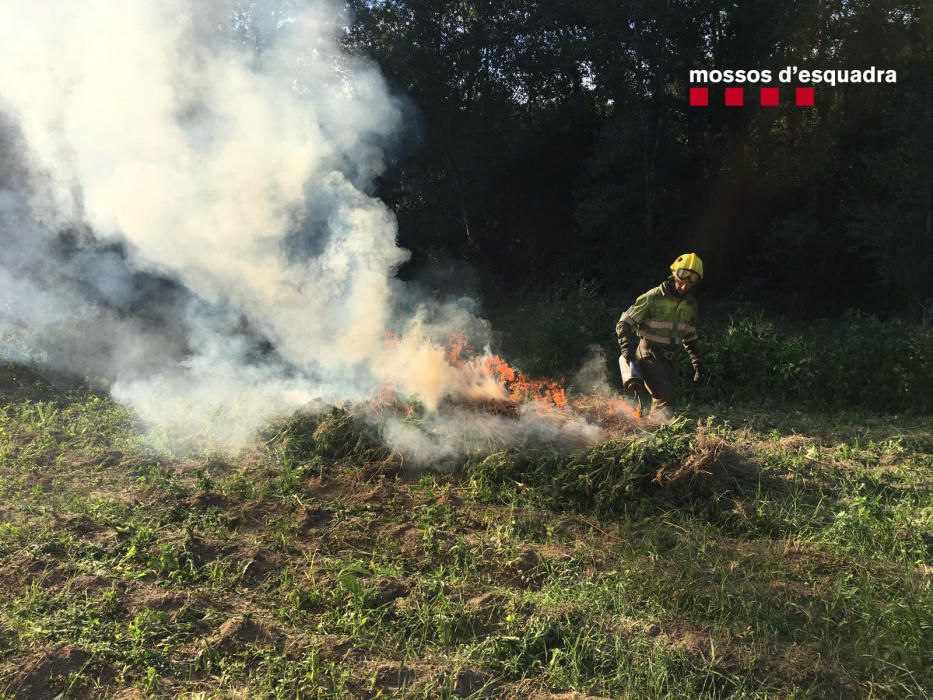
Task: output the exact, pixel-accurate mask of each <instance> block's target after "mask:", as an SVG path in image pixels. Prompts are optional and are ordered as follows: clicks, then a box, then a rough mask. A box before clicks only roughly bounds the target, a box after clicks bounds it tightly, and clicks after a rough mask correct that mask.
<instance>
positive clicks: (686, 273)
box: [674, 267, 700, 284]
mask: <svg viewBox="0 0 933 700" xmlns="http://www.w3.org/2000/svg"><path fill="white" fill-rule="evenodd" d="M674 277H676V278H677V279H679V280H680V281H681V282H686V283H687V284H697V283H698V282H699V281H700V273H699V272H697V271H696V270H688V269H687V268H686V267H682V268H680V269H679V270H675V271H674Z"/></svg>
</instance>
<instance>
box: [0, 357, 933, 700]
mask: <svg viewBox="0 0 933 700" xmlns="http://www.w3.org/2000/svg"><path fill="white" fill-rule="evenodd" d="M8 371H12V370H8ZM28 393H29V392H24V391H21V390H19V389H18V390H17V393H16V394H15V395H13V394H8V395H7V400H6V403H5V405H4V406H3V408H2V409H0V592H2V595H0V697H30V696H41V694H42V692H45V690H48V693H49V694H51V695H54V694H57V693H63V694H64V695H63V696H64V697H86V696H99V697H109V696H112V695H113V694H115V693H116V692H118V691H122V690H128V689H136V690H137V691H139V692H140V693H142V694H143V695H145V696H149V695H155V696H168V697H174V696H179V695H184V694H186V693H191V694H196V693H205V696H206V697H233V696H243V695H247V696H249V697H282V698H294V697H321V698H336V697H410V698H421V697H423V698H437V697H450V698H453V697H528V696H533V695H534V694H535V693H540V692H543V691H549V692H554V693H558V692H565V691H577V692H579V693H588V694H590V695H597V696H603V697H631V698H642V697H671V698H674V697H734V698H742V697H840V696H842V697H891V698H905V697H927V696H928V695H929V694H930V692H931V688H933V673H931V670H930V664H929V655H930V649H931V648H933V595H931V588H930V583H931V574H933V569H931V566H933V561H931V549H933V493H931V475H933V450H931V447H933V437H931V435H930V433H929V424H928V421H927V422H924V421H923V420H922V419H921V418H896V417H892V416H882V415H878V414H863V413H850V414H847V415H840V414H835V415H829V414H824V413H819V412H813V411H810V412H797V413H794V412H776V411H768V410H764V409H761V408H756V409H751V408H741V407H738V406H736V405H733V404H716V405H712V406H702V407H701V406H693V407H692V408H689V409H688V414H689V415H690V416H691V417H690V419H689V420H683V421H680V422H677V423H675V424H673V425H671V426H668V427H665V428H663V429H660V430H658V431H656V432H653V433H651V434H648V435H645V436H641V437H638V438H636V437H634V436H620V437H618V438H617V439H615V440H613V441H610V442H607V443H604V444H601V445H597V446H594V447H592V448H589V449H586V450H581V451H578V452H573V453H559V452H555V451H553V450H549V449H546V448H541V449H538V450H534V451H530V450H524V451H505V452H498V453H494V454H491V455H486V456H482V457H473V458H471V459H470V460H469V461H465V462H464V464H462V465H461V466H460V469H459V471H457V472H456V473H454V474H450V473H437V474H434V473H431V472H426V473H421V472H415V471H399V470H398V469H395V470H394V471H393V470H391V469H386V468H385V464H386V460H387V458H388V456H389V455H388V452H387V451H386V450H385V448H383V447H382V446H381V445H380V444H379V442H378V439H377V437H376V436H374V435H373V434H372V432H371V431H370V429H369V428H366V427H365V426H363V425H362V424H361V423H360V422H358V421H356V420H354V417H353V416H352V414H350V413H348V412H347V411H344V410H338V409H335V410H333V411H331V412H330V413H325V414H323V415H321V416H301V415H298V416H294V417H293V418H291V419H290V420H288V421H285V422H283V423H282V424H280V425H276V426H272V427H270V429H269V431H267V433H266V434H265V435H263V436H262V439H261V440H259V441H257V443H256V445H255V446H253V447H252V448H250V449H248V450H244V451H243V452H242V453H238V454H205V455H200V456H197V455H196V456H192V457H186V458H175V457H172V456H171V455H169V454H166V453H162V452H159V451H156V450H153V449H152V448H151V447H149V446H148V445H147V443H146V441H145V440H144V438H143V436H142V435H140V433H139V432H138V429H137V426H136V424H135V421H134V419H133V416H132V415H131V414H130V413H129V412H128V411H126V410H125V409H124V408H122V407H120V406H117V405H115V404H113V403H112V402H110V401H109V400H108V399H106V398H104V397H101V396H99V395H96V394H94V393H93V392H90V391H88V390H84V389H80V388H68V389H57V388H55V387H51V388H50V387H48V386H44V387H42V393H36V394H34V395H24V394H28ZM37 397H38V398H37ZM710 414H715V415H717V416H720V417H719V418H716V419H712V420H709V421H707V420H705V419H704V420H703V421H701V422H699V423H698V422H697V421H696V418H697V417H705V416H707V415H710ZM377 467H378V468H377ZM42 684H45V685H42Z"/></svg>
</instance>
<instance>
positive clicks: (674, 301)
mask: <svg viewBox="0 0 933 700" xmlns="http://www.w3.org/2000/svg"><path fill="white" fill-rule="evenodd" d="M696 327H697V302H696V298H695V297H694V296H693V295H692V294H685V295H684V296H680V295H678V294H677V293H676V291H675V289H674V283H673V282H672V281H671V280H670V279H668V280H665V281H664V282H662V283H661V284H659V285H658V286H657V287H655V288H654V289H650V290H648V291H647V292H645V293H644V294H642V295H641V296H640V297H638V299H636V300H635V303H634V304H632V305H631V306H630V307H629V308H628V309H626V310H625V312H624V313H623V314H622V317H621V318H620V319H619V322H618V323H617V324H616V336H618V338H619V347H620V348H621V349H622V353H623V354H625V353H626V351H627V350H628V351H629V352H630V353H631V356H632V357H634V356H635V348H634V347H633V346H634V342H635V337H636V336H637V337H638V338H639V339H640V341H641V345H642V348H643V350H644V351H648V352H650V353H651V354H656V355H658V356H662V355H663V356H667V357H668V358H669V359H673V357H674V352H675V351H676V350H677V349H678V348H679V347H680V346H681V345H683V347H684V349H685V350H686V351H687V354H688V355H689V357H690V364H692V365H693V366H694V367H697V365H699V364H700V362H701V358H700V352H699V343H698V341H697V332H696Z"/></svg>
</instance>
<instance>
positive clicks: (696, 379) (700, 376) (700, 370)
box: [693, 365, 709, 386]
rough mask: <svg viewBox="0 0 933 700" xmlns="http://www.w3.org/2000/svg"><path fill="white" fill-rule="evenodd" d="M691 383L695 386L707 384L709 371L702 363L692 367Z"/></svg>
mask: <svg viewBox="0 0 933 700" xmlns="http://www.w3.org/2000/svg"><path fill="white" fill-rule="evenodd" d="M693 370H694V371H693V383H694V384H696V385H697V386H707V385H708V384H709V372H707V371H706V367H704V366H703V365H697V366H696V367H694V368H693Z"/></svg>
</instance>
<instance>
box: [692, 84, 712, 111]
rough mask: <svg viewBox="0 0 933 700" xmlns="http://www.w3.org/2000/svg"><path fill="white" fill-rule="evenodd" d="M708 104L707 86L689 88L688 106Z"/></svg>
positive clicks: (704, 105)
mask: <svg viewBox="0 0 933 700" xmlns="http://www.w3.org/2000/svg"><path fill="white" fill-rule="evenodd" d="M708 105H709V88H705V87H692V88H690V106H691V107H706V106H708Z"/></svg>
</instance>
